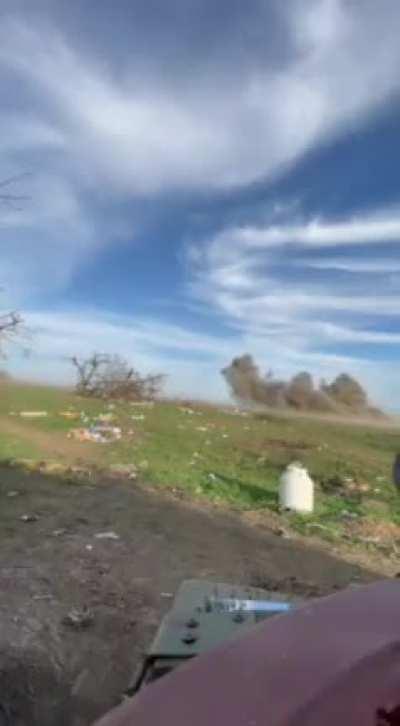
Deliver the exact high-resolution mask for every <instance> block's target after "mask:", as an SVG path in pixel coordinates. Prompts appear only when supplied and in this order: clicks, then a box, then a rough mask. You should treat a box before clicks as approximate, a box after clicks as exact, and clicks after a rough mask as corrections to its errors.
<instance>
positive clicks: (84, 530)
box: [0, 384, 400, 726]
mask: <svg viewBox="0 0 400 726" xmlns="http://www.w3.org/2000/svg"><path fill="white" fill-rule="evenodd" d="M23 410H24V411H29V410H31V411H33V410H42V411H43V410H44V411H46V412H47V414H48V415H47V416H46V417H43V418H37V419H32V420H30V419H25V418H23V417H21V416H20V415H19V412H20V411H23ZM66 410H71V411H76V412H84V416H85V417H86V419H89V422H90V421H94V420H96V418H97V416H98V415H99V414H101V413H103V414H104V413H108V414H109V413H112V414H113V416H114V417H115V421H114V422H113V423H115V425H118V426H119V427H120V428H121V429H122V438H121V440H120V441H116V442H114V443H108V444H102V443H87V442H79V441H74V440H72V439H71V438H68V433H69V431H70V429H72V428H74V427H76V426H80V425H81V422H80V418H79V419H77V420H71V419H68V418H64V417H63V416H60V412H62V411H66ZM89 422H88V421H86V422H85V425H86V424H88V423H89ZM399 433H400V431H399V430H397V429H396V428H393V429H392V428H390V427H387V428H384V427H382V426H381V427H379V428H373V427H371V426H361V425H349V424H346V425H344V424H340V423H337V422H336V423H332V422H323V421H315V420H312V419H310V418H307V419H304V418H303V419H302V418H300V417H288V416H286V417H282V416H277V415H276V414H273V415H272V414H271V415H264V414H263V415H261V414H251V415H239V414H238V413H235V412H234V410H233V409H232V410H231V411H226V412H224V411H221V410H219V409H217V408H215V407H212V406H206V405H200V404H196V405H194V404H193V405H191V404H187V405H186V404H185V405H182V404H180V403H172V402H171V403H166V402H160V403H156V404H154V406H150V407H146V406H143V407H141V406H133V405H127V404H116V405H115V407H111V408H108V407H107V404H104V403H102V402H96V401H88V400H83V399H78V398H76V397H75V396H74V395H73V394H71V393H68V392H66V391H61V390H57V389H51V388H46V387H33V386H21V385H16V384H13V385H7V386H4V387H3V389H2V395H1V396H0V502H1V508H0V513H1V514H0V523H1V527H0V537H1V548H0V584H1V589H2V603H1V606H0V617H1V624H2V628H1V629H0V716H1V707H2V706H4V707H5V708H6V709H7V711H8V712H9V713H11V714H12V716H13V718H14V719H15V723H18V724H20V726H25V725H26V726H27V725H28V724H29V726H39V724H40V726H53V725H54V724H55V723H57V724H60V725H61V726H87V724H88V723H90V722H91V720H92V719H94V718H95V717H96V716H98V715H99V714H100V713H102V712H104V711H105V710H106V709H108V708H109V707H110V706H112V705H113V704H114V703H116V702H117V701H118V699H119V698H120V695H121V693H122V691H123V690H124V688H126V686H127V684H128V683H129V680H130V677H131V674H132V672H133V670H134V668H135V667H136V666H137V664H138V662H139V661H140V659H141V657H142V655H143V653H144V651H145V649H146V647H147V646H148V644H149V642H150V640H151V638H152V637H153V634H154V632H155V629H156V627H157V624H158V622H159V619H160V617H161V616H162V614H163V613H164V612H165V610H166V609H167V608H168V606H169V604H170V599H169V595H168V594H172V593H174V592H175V590H176V589H177V587H178V586H179V583H180V582H181V581H182V580H183V579H185V578H190V577H204V578H207V579H215V580H217V581H218V580H225V581H232V582H237V583H238V584H242V585H257V586H261V587H266V588H267V589H272V590H273V589H276V588H278V589H279V590H281V591H284V592H286V593H288V594H293V593H294V594H296V595H301V596H303V597H308V596H311V597H314V596H318V595H321V594H325V593H329V592H331V591H333V590H335V589H337V588H342V587H345V586H346V585H347V584H350V583H354V584H360V583H362V582H366V581H369V580H371V579H374V578H376V577H378V576H382V575H384V574H386V575H388V576H390V575H394V574H396V572H397V570H398V569H400V567H399V566H398V556H397V543H398V542H400V528H399V527H398V521H399V520H400V507H399V504H398V501H397V495H396V492H395V491H394V489H393V487H392V485H391V483H390V476H391V465H392V461H393V456H394V453H395V452H396V451H397V445H398V437H399ZM293 459H297V460H301V461H304V463H305V464H306V465H307V467H308V468H309V471H310V473H311V474H312V476H313V477H314V479H315V482H316V485H317V508H316V512H315V514H314V515H313V516H311V517H299V516H295V517H293V516H289V515H287V514H281V513H279V511H278V506H277V488H278V480H279V475H280V473H281V471H282V468H283V467H284V466H285V465H286V464H287V463H289V462H290V461H293ZM123 465H124V466H125V468H124V466H123ZM134 470H136V472H137V474H136V475H135V478H129V476H128V474H129V473H130V472H133V471H134ZM24 515H28V521H24V519H23V518H24ZM25 519H26V517H25ZM110 531H111V532H113V533H114V534H115V538H114V539H112V540H107V539H105V540H102V539H101V538H100V539H99V538H97V537H96V535H97V534H99V533H104V532H110ZM377 573H379V574H377ZM72 608H78V609H82V608H84V609H86V608H87V609H88V611H89V612H90V613H91V614H92V617H93V620H92V621H91V624H90V626H89V627H88V628H86V629H84V630H75V629H73V628H71V627H68V625H66V624H65V616H66V615H67V614H68V613H69V612H70V610H71V609H72Z"/></svg>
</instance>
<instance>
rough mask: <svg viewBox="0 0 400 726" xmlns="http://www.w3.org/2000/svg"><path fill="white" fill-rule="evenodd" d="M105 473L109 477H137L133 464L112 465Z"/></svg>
mask: <svg viewBox="0 0 400 726" xmlns="http://www.w3.org/2000/svg"><path fill="white" fill-rule="evenodd" d="M107 472H108V474H109V475H110V476H117V477H127V478H128V479H136V477H137V469H136V467H135V466H134V464H112V465H111V466H110V467H109V468H108V469H107Z"/></svg>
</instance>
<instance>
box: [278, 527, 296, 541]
mask: <svg viewBox="0 0 400 726" xmlns="http://www.w3.org/2000/svg"><path fill="white" fill-rule="evenodd" d="M274 533H275V534H276V536H277V537H283V539H290V538H291V536H292V535H291V534H290V532H288V530H287V529H285V528H284V527H278V529H276V530H275V532H274Z"/></svg>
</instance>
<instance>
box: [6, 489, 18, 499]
mask: <svg viewBox="0 0 400 726" xmlns="http://www.w3.org/2000/svg"><path fill="white" fill-rule="evenodd" d="M19 495H20V492H17V491H16V490H14V489H13V490H11V491H10V492H7V496H8V497H10V499H11V498H12V497H19Z"/></svg>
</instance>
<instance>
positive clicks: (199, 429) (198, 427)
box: [196, 426, 208, 432]
mask: <svg viewBox="0 0 400 726" xmlns="http://www.w3.org/2000/svg"><path fill="white" fill-rule="evenodd" d="M196 431H205V432H207V431H208V428H207V426H196Z"/></svg>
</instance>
